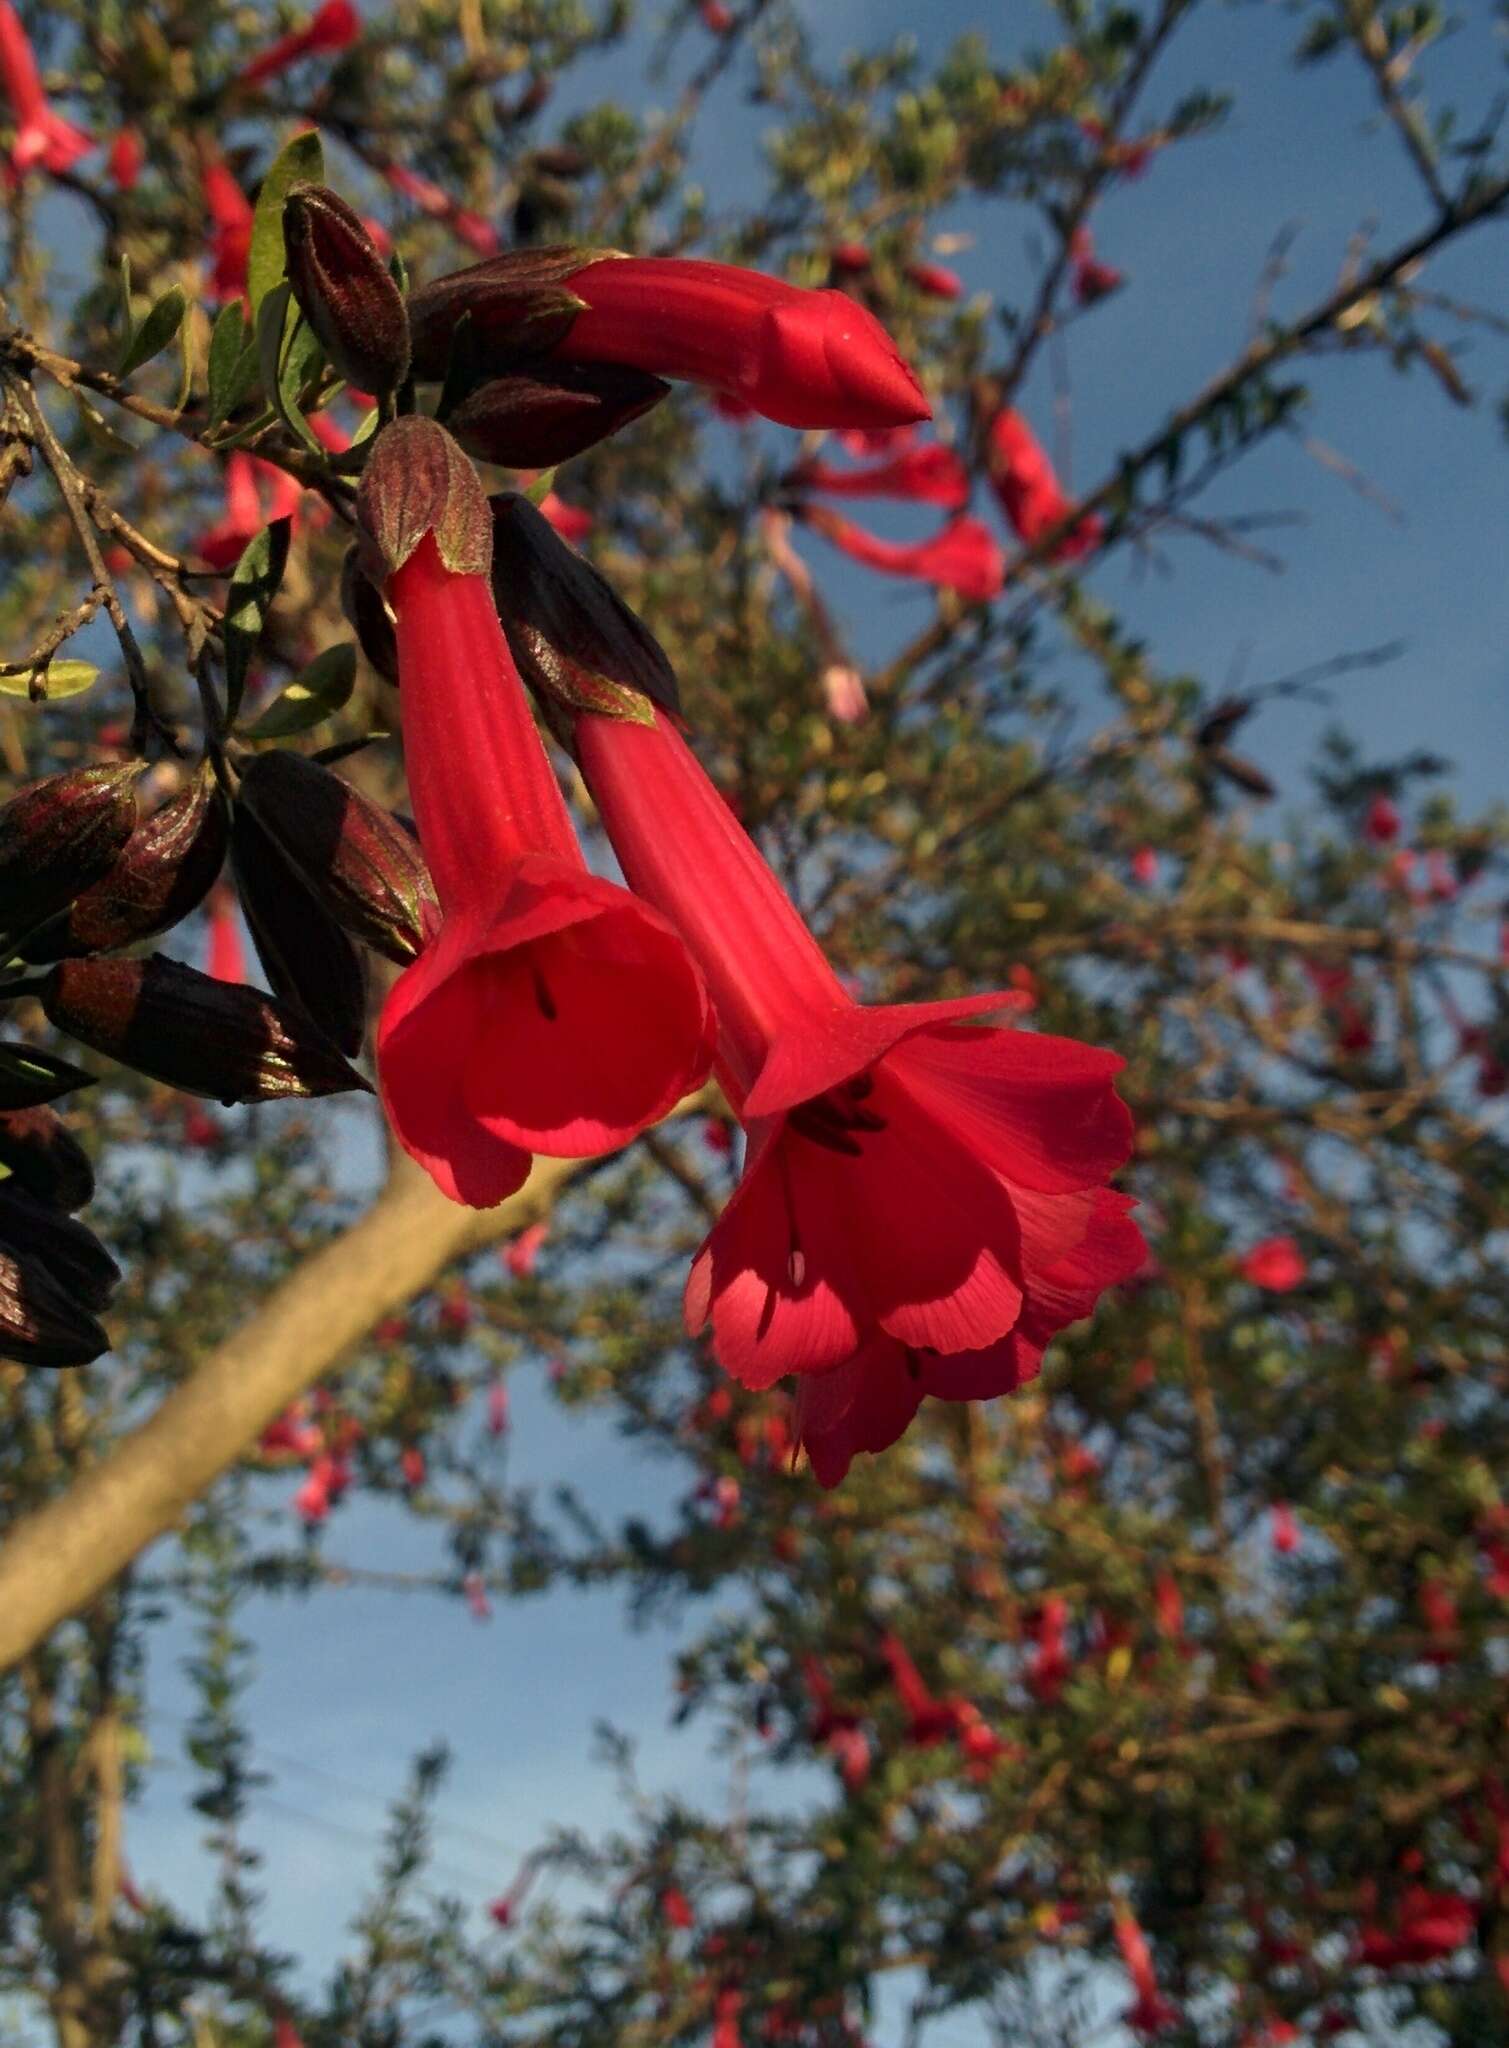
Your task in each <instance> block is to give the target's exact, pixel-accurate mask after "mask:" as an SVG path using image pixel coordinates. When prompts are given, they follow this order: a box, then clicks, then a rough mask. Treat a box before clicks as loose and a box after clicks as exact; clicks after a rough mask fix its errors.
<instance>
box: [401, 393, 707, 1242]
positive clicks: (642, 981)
mask: <svg viewBox="0 0 1509 2048" xmlns="http://www.w3.org/2000/svg"><path fill="white" fill-rule="evenodd" d="M361 510H362V519H363V524H364V528H365V531H366V533H367V535H368V537H369V540H370V541H372V542H373V543H374V545H375V546H376V547H377V549H378V551H379V552H380V553H381V555H382V557H383V559H384V563H385V565H386V567H387V568H388V571H389V575H388V584H387V593H388V600H389V603H390V604H391V606H392V608H393V611H394V615H395V619H396V634H397V645H398V668H399V675H400V678H401V682H402V688H403V724H404V750H405V757H406V761H407V766H408V775H409V792H410V797H411V800H412V803H413V808H414V818H415V822H416V824H417V826H418V828H419V838H420V843H421V845H422V846H423V848H424V852H425V857H426V859H427V861H428V863H429V868H430V873H431V875H432V876H433V877H434V881H435V888H436V892H437V894H438V896H439V899H440V905H441V909H442V912H443V920H442V923H441V926H440V929H439V932H438V933H437V935H436V936H435V938H434V939H433V940H432V942H431V943H430V944H429V945H428V946H427V947H426V948H425V950H424V951H423V952H422V953H421V954H420V956H419V958H418V959H417V960H416V961H415V962H414V964H413V965H412V966H411V967H409V968H407V969H405V971H404V973H403V974H402V975H401V976H400V977H399V979H398V981H397V983H396V984H395V985H394V988H393V990H392V993H391V994H390V995H389V997H388V1000H387V1003H386V1005H385V1006H384V1009H383V1014H382V1019H381V1022H380V1024H379V1027H378V1035H377V1066H378V1077H379V1081H380V1084H381V1088H382V1095H383V1101H384V1104H385V1106H386V1109H387V1112H388V1116H389V1119H390V1121H391V1123H392V1125H393V1128H394V1131H395V1133H396V1134H397V1137H398V1140H399V1142H400V1144H402V1145H403V1146H404V1148H405V1150H406V1151H408V1152H409V1153H410V1154H411V1155H412V1156H413V1157H414V1158H415V1159H417V1160H418V1161H419V1163H420V1164H421V1165H422V1166H423V1167H424V1168H425V1169H426V1170H427V1172H428V1173H429V1174H430V1176H431V1178H432V1179H433V1180H434V1181H435V1184H436V1185H437V1187H439V1188H440V1189H441V1190H442V1191H443V1192H444V1193H445V1194H447V1195H449V1196H450V1197H451V1198H452V1200H454V1201H459V1202H468V1203H470V1204H472V1205H473V1206H474V1207H478V1208H483V1207H487V1206H489V1205H490V1204H492V1203H494V1202H498V1201H501V1200H502V1199H503V1197H504V1196H505V1195H507V1194H510V1193H511V1192H512V1191H513V1190H514V1189H515V1188H516V1187H518V1186H519V1185H520V1183H521V1182H522V1181H523V1179H524V1177H525V1175H526V1174H527V1173H528V1171H529V1164H530V1158H529V1155H530V1154H531V1153H532V1152H545V1153H548V1154H551V1155H552V1156H554V1157H558V1158H579V1157H584V1156H587V1155H590V1154H594V1153H598V1152H607V1151H611V1150H612V1149H613V1148H614V1147H616V1146H619V1145H622V1144H625V1143H626V1142H627V1141H628V1140H629V1139H630V1138H632V1137H633V1136H634V1135H635V1134H636V1133H637V1132H639V1131H641V1130H643V1129H644V1128H645V1126H646V1125H647V1124H650V1123H653V1122H655V1121H656V1119H657V1118H659V1117H661V1116H663V1115H664V1114H665V1113H666V1111H667V1110H668V1109H670V1108H671V1107H672V1105H673V1104H674V1103H675V1102H676V1101H677V1100H678V1098H679V1097H680V1096H681V1095H683V1094H684V1093H685V1092H686V1090H687V1089H688V1088H692V1087H695V1086H696V1085H697V1084H698V1082H700V1081H701V1080H702V1078H703V1077H704V1076H705V1074H706V1072H707V1069H708V1065H709V1063H710V1060H711V1057H712V1049H713V1032H714V1026H713V1020H712V1015H711V1011H710V1008H709V1005H708V999H707V994H706V991H705V989H704V987H703V984H702V979H701V976H700V975H699V974H698V972H697V970H696V968H695V967H694V966H693V965H692V962H691V960H690V958H689V957H688V955H687V951H686V949H685V947H684V946H683V945H682V943H681V941H680V940H679V939H678V938H677V936H676V934H675V932H674V931H673V930H672V929H671V927H670V925H669V924H667V923H666V922H665V920H664V919H663V918H662V917H661V916H659V915H658V914H657V912H655V911H654V910H652V909H649V908H647V907H646V906H645V905H644V904H642V903H640V902H638V901H636V900H635V898H633V897H632V896H630V895H629V894H628V892H627V891H626V890H624V889H620V888H618V887H616V886H615V885H614V884H613V883H611V882H606V881H604V880H602V879H601V878H600V877H599V876H597V875H594V874H592V873H591V872H590V871H589V870H588V868H587V865H586V863H585V861H584V860H583V859H582V856H581V851H580V849H579V847H578V845H577V842H576V836H575V833H574V832H573V830H572V826H571V819H570V815H569V813H568V812H567V809H566V806H565V803H564V801H563V799H562V796H561V792H560V787H559V785H558V783H557V781H556V779H555V775H554V773H553V772H552V770H551V767H550V764H549V762H548V760H547V759H546V756H545V751H544V748H543V746H542V744H541V742H540V738H539V735H538V733H537V732H536V730H535V727H534V722H533V720H532V719H531V717H530V713H529V707H528V704H527V702H526V700H525V696H524V691H523V687H522V685H521V683H520V681H519V676H518V671H517V670H516V669H515V667H514V663H513V657H512V656H511V654H510V653H509V650H508V643H507V642H506V641H505V639H504V637H503V630H502V627H501V626H500V625H499V624H498V618H497V614H496V612H495V611H494V609H493V601H492V594H491V588H490V584H489V579H488V570H489V562H490V555H491V525H490V516H489V513H488V510H487V505H486V501H485V499H484V498H483V496H482V491H481V486H480V485H479V484H478V483H477V480H476V477H475V474H474V473H473V472H472V469H471V466H470V464H469V463H468V462H467V461H466V458H465V457H464V456H463V455H462V454H461V452H460V450H459V449H457V448H456V446H455V444H454V442H452V441H450V440H449V438H448V436H446V435H445V433H444V432H443V430H442V429H441V428H439V427H437V426H436V425H435V424H434V422H433V421H430V420H424V419H421V418H419V417H417V416H415V417H411V418H408V419H403V420H400V421H398V422H397V423H396V424H395V425H394V426H390V427H389V428H387V429H386V430H385V432H384V434H383V436H382V438H381V439H380V440H379V442H378V445H377V447H376V448H375V449H374V452H373V455H372V458H371V460H370V461H369V463H368V466H367V470H366V474H365V475H364V477H363V480H362V497H361ZM447 557H449V562H448V560H447ZM452 565H454V566H452Z"/></svg>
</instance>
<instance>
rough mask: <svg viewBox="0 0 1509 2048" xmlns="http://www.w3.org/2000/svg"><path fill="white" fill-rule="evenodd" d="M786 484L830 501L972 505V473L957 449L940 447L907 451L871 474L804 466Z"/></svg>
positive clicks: (953, 509)
mask: <svg viewBox="0 0 1509 2048" xmlns="http://www.w3.org/2000/svg"><path fill="white" fill-rule="evenodd" d="M786 481H787V482H788V483H791V484H797V485H799V486H800V487H801V488H802V489H803V490H804V491H826V492H827V494H828V496H829V497H831V498H906V499H908V500H910V501H911V502H912V503H913V504H917V505H942V506H943V507H944V508H945V509H946V510H947V511H949V512H961V511H962V510H963V509H964V507H965V506H966V505H967V504H968V503H969V471H968V470H967V469H966V468H965V467H964V464H963V463H962V462H961V461H960V459H959V457H958V456H957V455H956V454H955V453H954V451H953V449H952V448H945V447H944V446H943V445H942V444H941V442H937V441H930V442H928V443H927V444H926V445H925V446H923V447H921V448H905V449H903V450H902V451H901V452H900V453H899V454H896V455H893V456H891V457H890V458H889V460H888V461H885V462H878V463H874V464H872V465H871V466H870V468H868V469H838V468H836V467H835V466H834V464H832V463H831V462H817V461H813V462H805V463H803V464H802V465H801V466H800V467H799V468H797V469H794V470H792V471H791V472H790V473H789V475H788V476H787V478H786Z"/></svg>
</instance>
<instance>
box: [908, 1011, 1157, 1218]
mask: <svg viewBox="0 0 1509 2048" xmlns="http://www.w3.org/2000/svg"><path fill="white" fill-rule="evenodd" d="M895 1058H896V1061H897V1071H898V1072H901V1073H903V1074H904V1075H905V1078H906V1081H907V1084H908V1086H909V1087H911V1088H912V1089H913V1090H914V1092H915V1093H916V1094H917V1095H918V1096H919V1097H920V1098H921V1099H923V1100H925V1101H926V1102H927V1103H928V1104H929V1105H930V1106H931V1107H932V1109H933V1110H934V1111H935V1112H936V1113H937V1115H938V1116H940V1117H942V1118H944V1119H945V1120H946V1121H947V1122H948V1123H950V1124H951V1125H952V1126H953V1128H954V1129H955V1130H956V1131H958V1133H959V1134H960V1136H961V1137H963V1138H964V1139H965V1141H966V1142H967V1143H968V1144H969V1146H970V1148H971V1149H972V1150H973V1151H975V1152H977V1153H978V1154H979V1155H980V1157H981V1158H983V1159H986V1160H988V1161H989V1163H990V1164H991V1166H993V1167H994V1168H995V1170H996V1172H997V1173H1000V1174H1002V1175H1004V1176H1005V1178H1006V1179H1007V1180H1009V1181H1011V1182H1012V1183H1013V1185H1015V1186H1019V1187H1027V1188H1035V1189H1039V1190H1041V1191H1043V1192H1044V1193H1049V1194H1059V1193H1069V1192H1072V1191H1073V1190H1075V1189H1078V1188H1089V1187H1094V1186H1096V1185H1097V1184H1099V1183H1100V1182H1102V1181H1104V1180H1106V1179H1107V1178H1108V1177H1109V1175H1111V1174H1113V1173H1114V1172H1115V1171H1116V1169H1117V1168H1118V1167H1119V1166H1122V1165H1124V1164H1125V1162H1126V1159H1127V1157H1128V1155H1129V1153H1130V1152H1131V1149H1132V1138H1133V1127H1132V1116H1131V1112H1130V1110H1129V1109H1128V1108H1127V1106H1126V1104H1125V1103H1124V1102H1123V1101H1122V1100H1121V1098H1120V1096H1119V1095H1118V1094H1117V1093H1116V1086H1115V1081H1116V1076H1117V1074H1119V1073H1120V1072H1121V1069H1122V1067H1123V1066H1124V1064H1125V1062H1124V1061H1123V1060H1122V1058H1121V1056H1120V1055H1119V1054H1118V1053H1114V1052H1106V1051H1103V1050H1102V1049H1101V1048H1099V1047H1098V1046H1093V1045H1084V1044H1081V1042H1080V1041H1079V1040H1078V1039H1076V1038H1055V1037H1052V1036H1050V1035H1049V1034H1048V1033H1047V1032H1042V1031H999V1030H995V1031H992V1030H981V1029H978V1028H973V1029H971V1028H968V1027H965V1028H953V1029H941V1030H929V1031H924V1032H921V1033H918V1034H915V1035H913V1036H912V1037H910V1038H908V1040H907V1041H906V1043H905V1045H903V1046H901V1047H899V1048H898V1049H897V1052H896V1055H895Z"/></svg>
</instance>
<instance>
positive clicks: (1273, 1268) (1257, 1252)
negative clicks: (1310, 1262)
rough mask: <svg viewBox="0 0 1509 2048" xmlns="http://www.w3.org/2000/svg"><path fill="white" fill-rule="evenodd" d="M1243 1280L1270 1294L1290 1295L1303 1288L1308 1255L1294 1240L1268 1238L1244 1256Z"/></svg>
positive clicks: (1241, 1265) (1242, 1263)
mask: <svg viewBox="0 0 1509 2048" xmlns="http://www.w3.org/2000/svg"><path fill="white" fill-rule="evenodd" d="M1240 1271H1241V1275H1242V1278H1243V1279H1244V1280H1246V1281H1248V1282H1249V1283H1250V1284H1251V1285H1252V1286H1253V1287H1266V1288H1267V1290H1268V1292H1269V1293H1270V1294H1291V1293H1292V1292H1293V1291H1294V1289H1295V1288H1296V1287H1301V1286H1303V1285H1304V1281H1305V1274H1306V1267H1305V1255H1304V1253H1303V1252H1302V1251H1301V1250H1300V1248H1299V1246H1298V1245H1297V1244H1296V1243H1295V1241H1294V1239H1293V1238H1292V1237H1265V1238H1264V1239H1263V1241H1262V1243H1261V1244H1255V1245H1254V1246H1253V1247H1252V1249H1251V1251H1250V1252H1247V1253H1245V1254H1244V1255H1243V1257H1242V1260H1241V1263H1240Z"/></svg>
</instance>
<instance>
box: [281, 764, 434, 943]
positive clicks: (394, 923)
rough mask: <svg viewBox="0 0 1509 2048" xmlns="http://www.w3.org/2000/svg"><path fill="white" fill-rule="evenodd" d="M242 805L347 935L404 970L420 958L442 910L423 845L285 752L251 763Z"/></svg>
mask: <svg viewBox="0 0 1509 2048" xmlns="http://www.w3.org/2000/svg"><path fill="white" fill-rule="evenodd" d="M240 802H241V806H242V808H243V809H244V810H246V811H249V812H250V813H251V815H252V816H253V817H254V818H255V819H256V821H257V823H258V824H259V825H260V826H261V827H262V829H263V831H264V832H265V833H266V834H267V836H268V837H269V838H271V839H273V840H275V841H276V843H277V847H278V850H279V852H280V853H282V854H283V855H284V856H285V858H286V859H287V860H288V861H289V862H290V863H291V864H292V865H293V866H294V867H296V868H297V869H298V871H299V874H300V876H301V877H302V879H303V881H304V883H305V885H306V886H307V888H308V889H309V892H310V894H311V895H312V896H314V897H315V898H316V899H317V901H318V902H319V903H320V905H321V906H322V907H323V908H324V909H325V910H326V911H327V912H328V913H329V915H330V916H331V917H333V918H334V919H335V921H336V923H337V924H338V925H339V926H340V927H341V929H342V930H343V931H345V932H348V933H349V934H350V935H351V937H352V938H353V939H357V940H359V941H360V942H361V944H362V945H364V946H370V947H371V948H372V950H373V951H374V952H375V953H381V954H382V955H383V957H384V959H387V960H392V961H394V962H395V963H396V964H397V965H398V966H400V967H407V966H408V964H409V962H410V961H411V960H417V959H418V957H419V954H420V952H421V950H422V949H423V947H424V945H425V943H426V942H427V940H428V939H429V938H430V937H432V936H433V934H434V932H435V930H436V928H437V926H438V924H439V921H440V908H439V904H438V903H437V901H436V897H435V886H434V884H433V883H432V882H431V880H430V873H429V869H428V868H427V867H426V866H425V864H424V855H423V854H422V853H421V852H420V850H419V842H418V841H417V840H416V839H415V838H414V836H413V834H412V833H411V832H409V831H407V830H406V829H405V828H404V826H402V825H400V824H399V822H398V820H397V819H396V818H395V817H394V816H393V814H392V812H391V811H385V810H384V809H383V807H382V805H381V804H376V803H373V801H372V799H371V798H370V797H366V796H363V795H362V793H361V791H360V790H359V789H353V788H352V786H351V784H350V783H349V782H345V781H343V780H342V778H341V777H340V776H339V775H337V774H335V773H334V772H333V771H332V770H331V769H329V768H322V767H321V766H320V764H319V762H318V761H311V760H310V759H309V757H308V756H307V755H305V754H293V753H289V752H287V751H286V750H284V749H281V748H280V749H278V750H277V751H276V752H269V753H265V754H258V755H257V757H256V759H255V760H253V761H251V762H249V763H248V765H247V768H246V772H245V774H244V775H243V776H242V778H241V796H240Z"/></svg>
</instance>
